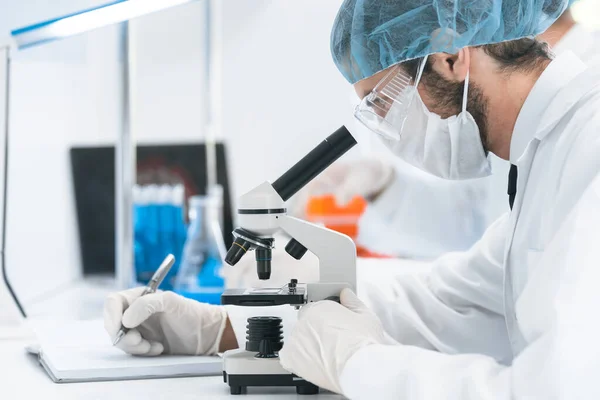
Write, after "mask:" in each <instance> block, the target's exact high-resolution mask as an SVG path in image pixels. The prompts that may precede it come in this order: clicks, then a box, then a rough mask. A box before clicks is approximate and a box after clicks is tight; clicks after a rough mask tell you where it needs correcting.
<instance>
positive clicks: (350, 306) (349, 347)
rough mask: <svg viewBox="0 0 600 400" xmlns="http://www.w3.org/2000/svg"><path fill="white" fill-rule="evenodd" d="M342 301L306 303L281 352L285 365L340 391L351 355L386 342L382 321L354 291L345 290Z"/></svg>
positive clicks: (287, 368) (324, 386)
mask: <svg viewBox="0 0 600 400" xmlns="http://www.w3.org/2000/svg"><path fill="white" fill-rule="evenodd" d="M340 301H341V305H340V304H338V303H335V302H333V301H327V300H326V301H320V302H317V303H313V304H309V305H307V306H304V307H303V308H302V310H301V311H300V313H299V315H298V322H297V323H296V326H295V328H294V330H293V332H292V334H291V336H290V338H288V339H287V340H286V342H285V344H284V346H283V349H282V350H281V352H279V359H280V360H281V365H282V366H283V368H285V369H286V370H288V371H290V372H292V373H294V374H296V375H298V376H300V377H302V378H304V379H306V380H307V381H309V382H311V383H313V384H315V385H317V386H319V387H322V388H325V389H328V390H331V391H333V392H337V393H342V389H341V387H340V383H339V380H340V376H341V374H342V372H343V370H344V366H345V365H346V362H347V361H348V360H349V359H350V357H352V355H354V353H356V352H357V351H358V350H360V349H361V348H363V347H365V346H368V345H370V344H378V343H380V344H381V343H385V338H384V333H383V327H382V325H381V321H379V318H377V316H376V315H375V314H373V312H371V311H370V310H369V309H368V308H367V306H365V305H364V304H363V303H362V302H361V301H360V300H359V299H358V297H356V295H355V294H354V293H353V292H352V291H351V290H349V289H344V290H343V291H342V293H341V295H340Z"/></svg>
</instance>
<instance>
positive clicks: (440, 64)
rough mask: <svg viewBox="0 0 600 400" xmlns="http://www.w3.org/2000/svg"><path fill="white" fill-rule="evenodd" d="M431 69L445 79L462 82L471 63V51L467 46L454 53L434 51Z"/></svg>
mask: <svg viewBox="0 0 600 400" xmlns="http://www.w3.org/2000/svg"><path fill="white" fill-rule="evenodd" d="M429 57H431V58H433V66H432V68H433V70H434V71H435V72H437V73H438V74H440V75H441V76H442V77H444V78H445V79H447V80H449V81H452V82H463V81H464V80H465V78H466V77H467V72H469V66H470V65H471V51H470V49H469V48H468V47H464V48H462V49H460V50H459V51H458V52H457V53H456V54H448V53H435V54H432V55H430V56H429Z"/></svg>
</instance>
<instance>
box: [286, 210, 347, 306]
mask: <svg viewBox="0 0 600 400" xmlns="http://www.w3.org/2000/svg"><path fill="white" fill-rule="evenodd" d="M278 221H279V227H280V228H281V229H282V230H283V231H285V232H286V233H287V234H288V235H290V236H291V237H293V238H294V239H296V240H297V241H298V242H300V244H302V245H303V246H304V247H306V248H308V249H309V250H310V251H311V252H312V253H313V254H314V255H316V256H317V257H318V258H319V282H318V283H312V284H308V285H307V293H308V299H307V300H308V302H311V301H318V300H323V299H326V298H328V297H331V296H339V293H340V291H341V289H343V288H344V287H349V288H351V289H352V290H356V245H355V244H354V241H352V239H350V237H348V236H346V235H343V234H341V233H338V232H336V231H333V230H331V229H327V228H325V227H322V226H317V225H314V224H311V223H310V222H306V221H303V220H301V219H298V218H294V217H290V216H288V215H282V216H279V217H278Z"/></svg>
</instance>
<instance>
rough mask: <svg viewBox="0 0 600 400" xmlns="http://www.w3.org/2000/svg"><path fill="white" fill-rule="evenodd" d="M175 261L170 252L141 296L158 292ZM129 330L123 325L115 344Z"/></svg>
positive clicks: (115, 343) (114, 343) (114, 342)
mask: <svg viewBox="0 0 600 400" xmlns="http://www.w3.org/2000/svg"><path fill="white" fill-rule="evenodd" d="M174 263H175V256H173V254H169V255H168V256H167V257H166V258H165V259H164V260H163V262H162V263H161V264H160V267H158V269H157V270H156V272H155V273H154V275H152V279H150V282H148V284H147V285H146V288H145V289H144V291H143V292H142V294H141V295H140V297H142V296H145V295H147V294H150V293H154V292H156V289H158V287H159V286H160V284H161V283H162V281H163V280H164V279H165V276H167V274H168V273H169V271H170V270H171V267H172V266H173V264H174ZM127 332H129V329H127V328H125V327H124V326H123V325H121V329H119V332H118V333H117V336H116V337H115V340H114V341H113V346H116V345H117V343H119V342H120V341H121V339H123V336H125V334H126V333H127Z"/></svg>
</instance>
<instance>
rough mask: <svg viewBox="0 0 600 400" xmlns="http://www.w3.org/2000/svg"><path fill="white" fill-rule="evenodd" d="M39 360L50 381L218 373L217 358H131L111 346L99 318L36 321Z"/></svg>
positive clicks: (33, 326)
mask: <svg viewBox="0 0 600 400" xmlns="http://www.w3.org/2000/svg"><path fill="white" fill-rule="evenodd" d="M32 328H33V329H34V331H35V332H36V336H37V338H38V341H39V354H38V357H39V360H40V363H41V364H42V366H43V367H44V369H45V370H46V372H47V373H48V375H50V378H52V380H53V381H54V382H63V383H66V382H90V381H113V380H130V379H153V378H174V377H190V376H206V375H220V374H221V373H222V364H223V362H222V359H221V358H220V357H216V356H215V357H201V356H158V357H134V356H130V355H127V354H125V353H123V352H122V351H121V350H119V349H117V348H114V347H113V346H112V344H111V343H110V339H109V337H108V335H107V334H106V333H105V332H104V328H103V327H102V322H101V321H70V322H64V321H36V322H34V323H32Z"/></svg>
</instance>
